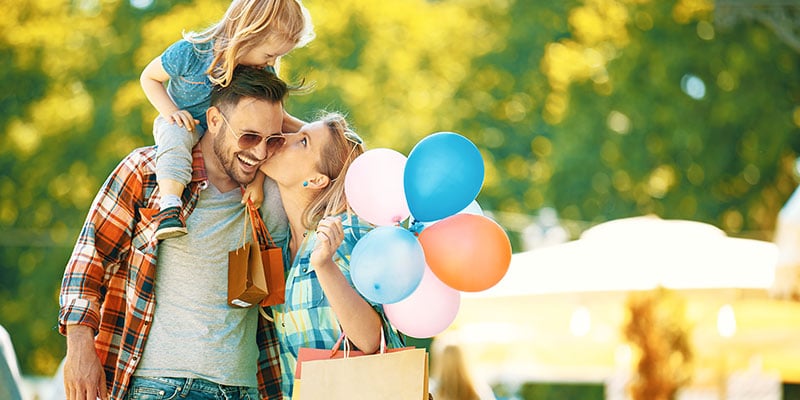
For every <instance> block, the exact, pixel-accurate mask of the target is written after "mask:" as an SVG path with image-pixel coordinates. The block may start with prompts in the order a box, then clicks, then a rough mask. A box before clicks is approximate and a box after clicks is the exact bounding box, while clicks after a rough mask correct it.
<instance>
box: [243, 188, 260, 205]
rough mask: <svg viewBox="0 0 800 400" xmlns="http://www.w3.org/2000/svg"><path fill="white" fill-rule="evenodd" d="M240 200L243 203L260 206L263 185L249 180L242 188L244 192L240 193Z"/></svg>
mask: <svg viewBox="0 0 800 400" xmlns="http://www.w3.org/2000/svg"><path fill="white" fill-rule="evenodd" d="M242 202H243V203H244V204H252V205H253V206H254V207H255V208H259V207H261V203H263V202H264V187H263V186H261V185H260V184H254V183H253V182H251V183H250V184H249V185H247V187H246V188H245V189H244V193H243V194H242Z"/></svg>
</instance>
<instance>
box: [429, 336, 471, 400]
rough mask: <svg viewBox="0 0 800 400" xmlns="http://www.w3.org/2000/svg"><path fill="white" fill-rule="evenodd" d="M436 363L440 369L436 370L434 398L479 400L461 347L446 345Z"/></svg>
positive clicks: (440, 399)
mask: <svg viewBox="0 0 800 400" xmlns="http://www.w3.org/2000/svg"><path fill="white" fill-rule="evenodd" d="M435 361H436V363H437V364H438V368H437V370H436V372H437V374H436V393H433V395H434V396H433V398H435V399H436V400H479V398H480V397H479V396H478V392H477V390H475V385H474V383H473V381H472V378H471V377H470V373H469V370H468V369H467V365H466V363H465V361H464V355H463V354H462V352H461V348H460V347H458V346H456V345H446V346H445V347H444V349H443V350H442V352H441V353H440V354H439V355H438V356H437V357H436V358H435Z"/></svg>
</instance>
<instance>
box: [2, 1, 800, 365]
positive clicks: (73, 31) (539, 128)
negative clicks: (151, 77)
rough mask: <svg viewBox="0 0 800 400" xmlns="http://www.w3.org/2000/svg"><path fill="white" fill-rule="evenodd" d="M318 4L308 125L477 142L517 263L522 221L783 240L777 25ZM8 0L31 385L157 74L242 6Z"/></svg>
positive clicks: (5, 155)
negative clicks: (632, 220)
mask: <svg viewBox="0 0 800 400" xmlns="http://www.w3.org/2000/svg"><path fill="white" fill-rule="evenodd" d="M132 3H134V4H142V5H143V7H144V8H136V7H133V6H132V5H131V4H132ZM305 3H306V5H307V6H308V7H309V9H310V11H311V14H312V16H313V17H314V22H315V25H316V31H317V35H318V38H317V39H316V40H315V41H313V42H312V43H311V44H310V45H309V46H307V47H306V48H303V49H299V50H296V51H294V52H292V53H290V54H289V55H288V56H287V57H286V58H285V59H284V62H283V64H282V68H281V72H280V73H281V75H282V76H283V77H284V78H286V79H287V80H290V81H293V82H299V81H301V80H304V81H305V82H306V83H313V84H314V89H313V90H312V91H311V93H310V94H308V95H304V96H296V97H293V98H291V99H290V100H289V101H288V103H287V107H288V109H289V111H290V112H291V113H292V114H294V115H296V116H299V117H301V118H306V119H309V118H312V117H313V115H314V112H315V111H317V110H319V109H321V108H324V109H334V110H341V111H345V112H347V113H349V114H350V120H351V121H352V122H353V123H354V125H355V127H356V128H357V130H358V131H359V133H360V134H362V136H363V137H365V139H366V140H367V141H368V143H369V145H370V147H373V148H375V147H390V148H393V149H396V150H398V151H401V152H403V153H406V154H407V153H408V152H409V151H410V150H411V148H412V147H413V146H414V144H416V143H417V142H418V141H419V140H420V139H422V138H423V137H425V136H427V135H428V134H430V133H433V132H437V131H454V132H459V133H461V134H463V135H464V136H466V137H468V138H469V139H470V140H472V141H473V142H474V143H475V144H476V145H477V146H478V147H479V148H480V149H481V152H482V154H483V156H484V161H485V165H486V171H487V173H486V180H485V182H484V187H483V189H482V191H481V193H480V195H479V197H478V200H479V202H480V203H481V205H482V207H483V208H484V209H485V210H490V211H493V212H495V215H496V216H497V218H498V220H499V222H501V224H503V225H505V226H506V227H508V228H509V230H510V233H511V234H512V239H513V244H514V248H515V250H517V251H519V250H521V247H520V245H519V242H518V238H517V232H516V230H517V229H518V228H517V226H516V225H515V224H516V222H514V223H513V224H512V223H511V221H508V220H506V219H505V218H504V217H503V215H504V214H503V212H508V213H519V214H523V215H525V214H534V213H536V212H537V211H538V210H539V209H540V208H542V207H545V206H550V207H554V208H556V209H557V210H558V211H559V213H560V214H561V216H562V217H564V218H567V219H568V220H572V221H583V222H584V223H585V224H592V223H597V222H601V221H605V220H608V219H613V218H619V217H626V216H632V215H639V214H643V213H656V214H659V215H661V216H662V217H665V218H687V219H693V220H700V221H705V222H710V223H712V224H714V225H717V226H720V227H721V228H723V229H725V230H726V231H728V232H729V233H731V234H744V233H746V232H752V231H756V232H762V233H761V237H762V238H763V237H768V236H769V232H770V231H771V229H772V226H773V223H774V219H775V216H776V214H777V212H778V209H779V208H780V206H781V205H782V204H783V202H784V201H785V199H786V198H787V197H788V196H789V194H790V193H791V191H792V190H793V189H794V186H795V182H794V180H793V172H792V170H793V166H794V159H795V157H796V156H797V150H798V148H800V143H798V141H800V139H798V137H800V135H797V133H798V127H800V107H798V103H800V98H799V97H798V93H800V76H798V74H797V73H796V71H795V70H796V66H797V65H799V64H800V63H798V61H800V60H798V57H800V56H799V55H798V53H797V52H796V51H795V50H793V48H792V47H791V46H789V45H787V44H786V43H785V42H783V41H781V40H779V37H778V36H776V34H775V33H774V31H773V30H770V29H769V28H767V27H765V26H764V25H761V24H760V23H757V22H754V21H742V22H739V23H738V24H736V25H733V26H732V27H722V26H718V25H717V24H716V22H715V20H714V6H713V4H712V3H710V2H708V1H703V0H680V1H673V2H657V1H652V0H585V1H579V0H570V1H559V2H530V1H515V0H489V1H486V0H441V1H432V0H428V1H425V0H404V1H401V2H364V1H361V0H342V1H338V2H325V1H320V0H306V2H305ZM0 4H2V5H3V6H5V7H3V10H4V12H5V15H4V18H2V19H0V56H2V59H3V61H5V63H4V65H6V68H4V70H3V71H2V72H0V78H2V79H3V80H2V82H3V83H2V85H3V89H4V90H3V95H2V96H0V104H2V107H3V108H2V109H3V110H4V111H5V112H4V113H3V115H0V126H2V129H0V167H2V170H3V174H2V175H0V282H2V283H0V323H2V324H3V325H4V326H6V328H8V330H9V331H10V333H11V335H12V338H13V339H14V341H15V344H16V346H17V350H18V352H19V353H20V354H19V355H20V359H21V361H22V364H23V365H22V366H23V370H24V371H26V372H27V373H51V372H52V371H53V370H54V369H55V367H56V365H57V364H58V361H59V360H60V358H61V357H62V356H63V354H64V348H63V346H64V341H63V339H62V338H61V337H60V336H59V335H58V333H57V332H56V331H55V330H54V326H55V321H56V314H57V305H56V304H57V294H58V288H59V284H60V276H61V273H62V271H63V268H64V265H65V263H66V261H67V259H68V257H69V254H70V249H71V247H72V246H73V244H74V241H75V238H76V237H77V235H78V233H79V230H80V226H81V224H82V222H83V219H84V218H85V215H86V212H87V209H88V207H89V204H90V202H91V200H92V198H93V196H94V195H95V193H96V191H97V189H98V188H99V187H100V185H101V183H102V181H103V179H105V178H106V176H107V175H108V173H109V172H110V171H111V169H112V168H113V167H114V166H115V165H116V163H117V162H118V161H119V160H120V159H121V158H122V157H123V156H124V155H125V154H127V153H128V152H129V151H131V150H132V149H133V148H135V147H138V146H143V145H149V144H151V143H152V135H151V126H152V119H153V118H154V117H155V111H154V110H153V108H152V107H151V106H150V105H149V104H148V103H147V101H146V99H145V98H144V95H143V94H142V91H141V89H140V87H139V83H138V75H139V72H140V71H141V69H142V68H143V67H144V66H145V65H146V63H147V62H148V61H149V60H150V59H152V58H153V57H156V56H157V55H158V54H160V52H161V51H162V50H163V49H164V48H165V47H166V46H167V45H169V44H170V43H172V42H174V41H175V40H177V39H178V38H179V37H180V34H181V32H182V31H189V30H197V29H201V28H203V27H205V26H208V25H209V24H211V23H212V22H214V21H216V20H217V19H218V18H220V17H221V15H222V13H223V11H224V10H225V8H226V6H227V4H228V2H227V1H225V0H194V1H190V0H175V1H172V2H163V1H156V2H151V3H149V4H147V2H146V1H136V2H130V1H126V0H80V1H68V0H55V1H53V0H47V1H45V0H22V1H13V2H11V1H8V0H6V1H3V2H2V3H0ZM699 82H702V84H703V87H704V89H705V90H704V93H703V94H702V96H700V95H699V94H698V93H699V92H698V90H699V89H698V87H699V86H698V85H699ZM682 85H683V86H682ZM690 95H694V96H695V97H692V96H690ZM525 223H527V220H523V221H522V224H525ZM512 225H513V226H512ZM520 226H521V225H520Z"/></svg>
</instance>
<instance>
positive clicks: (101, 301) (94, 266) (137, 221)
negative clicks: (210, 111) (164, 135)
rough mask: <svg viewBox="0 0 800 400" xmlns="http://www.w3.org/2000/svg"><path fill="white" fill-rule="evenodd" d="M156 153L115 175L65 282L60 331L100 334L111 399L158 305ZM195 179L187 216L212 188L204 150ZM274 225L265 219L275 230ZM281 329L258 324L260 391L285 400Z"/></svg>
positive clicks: (132, 365) (120, 394) (196, 158)
mask: <svg viewBox="0 0 800 400" xmlns="http://www.w3.org/2000/svg"><path fill="white" fill-rule="evenodd" d="M155 156H156V151H155V148H154V147H145V148H140V149H136V150H134V151H133V152H132V153H131V154H129V155H128V156H127V157H126V158H125V159H124V160H123V161H122V162H121V163H120V164H119V165H118V166H117V168H116V169H115V170H114V172H113V173H112V174H111V176H109V178H108V180H106V182H105V184H104V185H103V187H102V188H101V189H100V192H99V193H98V194H97V197H95V199H94V201H93V203H92V206H91V209H90V210H89V215H88V217H87V218H86V222H85V223H84V225H83V229H82V230H81V234H80V236H79V237H78V241H77V243H76V244H75V248H74V250H73V251H72V256H71V257H70V260H69V262H68V263H67V267H66V270H65V272H64V278H63V281H62V283H61V295H60V299H59V300H60V305H61V309H60V312H59V317H58V327H59V331H60V332H61V334H66V326H67V325H73V324H79V325H85V326H89V327H91V328H92V329H94V331H95V333H96V336H95V348H96V350H97V354H98V356H99V357H100V362H101V363H102V364H103V367H104V369H105V374H106V377H105V378H106V385H107V387H108V388H107V389H108V393H110V398H111V399H123V398H124V397H125V395H126V392H127V388H128V385H129V383H130V380H131V376H132V375H133V371H134V370H135V369H136V366H137V364H138V362H139V360H140V359H141V357H142V352H143V350H144V344H145V340H146V339H147V334H148V332H149V330H150V323H151V322H152V320H153V312H154V310H155V305H156V300H155V296H154V283H155V276H156V268H157V263H156V254H157V251H156V245H157V240H156V239H155V238H154V232H155V229H156V228H157V226H158V222H157V221H154V220H153V218H152V217H153V216H154V215H155V213H156V212H157V211H158V200H159V193H158V186H157V185H156V174H155ZM192 158H193V161H192V181H191V182H190V183H189V185H188V188H189V190H186V191H184V196H183V197H184V198H183V203H184V209H183V215H184V217H187V216H188V215H189V214H191V212H192V211H193V210H194V208H195V206H196V205H197V199H198V197H199V194H200V191H201V190H203V189H205V188H206V187H207V186H208V177H207V176H206V170H205V164H204V162H203V154H202V152H201V151H200V146H196V147H195V148H194V151H193V153H192ZM270 222H271V221H265V223H267V226H268V227H271V226H270ZM274 331H275V327H274V325H273V324H272V323H267V322H266V320H264V319H263V318H259V323H258V334H257V342H258V344H259V358H258V365H259V374H258V382H259V391H260V392H261V395H262V396H263V397H264V398H269V399H280V398H282V397H281V390H280V389H281V388H280V383H281V374H280V363H279V350H278V342H277V339H276V336H275V332H274Z"/></svg>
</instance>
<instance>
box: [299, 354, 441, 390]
mask: <svg viewBox="0 0 800 400" xmlns="http://www.w3.org/2000/svg"><path fill="white" fill-rule="evenodd" d="M303 350H305V349H302V348H301V349H300V354H298V361H297V362H298V371H297V375H296V376H295V384H294V392H293V396H292V397H293V398H295V399H298V400H311V399H313V400H318V399H326V400H359V399H364V400H374V399H388V400H395V399H396V400H427V399H428V353H427V352H426V351H425V349H416V348H402V349H394V350H389V351H387V352H385V353H378V354H371V355H363V354H360V352H350V354H349V355H345V356H342V352H338V353H337V354H338V356H337V355H333V354H332V352H331V350H322V353H317V354H318V355H320V356H321V357H323V359H318V360H310V361H301V357H302V353H303ZM309 350H311V349H309ZM330 357H333V358H330ZM301 363H302V378H300V368H299V367H300V364H301Z"/></svg>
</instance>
